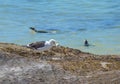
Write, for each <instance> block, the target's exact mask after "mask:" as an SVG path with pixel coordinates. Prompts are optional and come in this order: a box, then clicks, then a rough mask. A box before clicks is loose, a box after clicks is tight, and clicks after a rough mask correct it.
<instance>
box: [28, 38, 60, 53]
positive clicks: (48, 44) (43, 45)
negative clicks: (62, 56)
mask: <svg viewBox="0 0 120 84" xmlns="http://www.w3.org/2000/svg"><path fill="white" fill-rule="evenodd" d="M53 46H58V43H57V42H56V41H55V40H54V39H50V40H49V41H38V42H34V43H30V44H28V45H27V47H29V48H33V49H36V50H40V51H44V50H49V49H50V48H52V47H53Z"/></svg>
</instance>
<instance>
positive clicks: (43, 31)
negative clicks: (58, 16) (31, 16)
mask: <svg viewBox="0 0 120 84" xmlns="http://www.w3.org/2000/svg"><path fill="white" fill-rule="evenodd" d="M30 29H31V30H32V31H34V32H36V33H49V32H48V31H45V30H36V29H35V28H34V27H30Z"/></svg>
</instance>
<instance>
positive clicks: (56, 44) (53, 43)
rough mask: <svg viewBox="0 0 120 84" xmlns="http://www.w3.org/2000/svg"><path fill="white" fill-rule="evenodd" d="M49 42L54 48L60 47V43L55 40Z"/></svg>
mask: <svg viewBox="0 0 120 84" xmlns="http://www.w3.org/2000/svg"><path fill="white" fill-rule="evenodd" d="M49 42H50V44H51V45H52V46H58V43H57V42H56V40H54V39H50V40H49Z"/></svg>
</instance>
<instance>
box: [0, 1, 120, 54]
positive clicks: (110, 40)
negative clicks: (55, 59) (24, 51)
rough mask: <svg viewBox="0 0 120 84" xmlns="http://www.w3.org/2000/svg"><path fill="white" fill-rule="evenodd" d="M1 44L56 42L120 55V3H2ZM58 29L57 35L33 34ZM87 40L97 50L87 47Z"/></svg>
mask: <svg viewBox="0 0 120 84" xmlns="http://www.w3.org/2000/svg"><path fill="white" fill-rule="evenodd" d="M0 1H1V2H0V42H10V43H16V44H20V45H22V44H27V43H30V42H35V41H39V40H49V39H51V38H53V39H56V40H57V41H58V42H59V43H60V45H63V46H68V47H73V48H77V49H80V50H82V51H85V52H90V53H94V54H119V55H120V37H119V36H120V33H119V32H120V6H119V4H120V0H89V1H88V0H0ZM31 26H32V27H36V29H38V30H50V29H56V30H58V31H57V33H48V34H46V33H45V34H40V33H39V34H38V33H32V32H31V31H30V29H29V27H31ZM85 39H87V40H88V41H89V43H90V44H91V45H93V46H90V47H84V46H83V44H84V40H85Z"/></svg>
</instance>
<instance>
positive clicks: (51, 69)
mask: <svg viewBox="0 0 120 84" xmlns="http://www.w3.org/2000/svg"><path fill="white" fill-rule="evenodd" d="M119 59H120V56H116V55H106V56H103V55H101V56H100V55H94V54H90V53H85V52H82V51H80V50H77V49H73V48H68V47H63V46H58V47H53V48H51V49H50V50H48V51H44V52H40V51H37V50H34V49H29V48H26V47H23V46H20V45H16V44H10V43H0V84H73V83H74V84H110V83H111V84H119V83H120V61H119Z"/></svg>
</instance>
